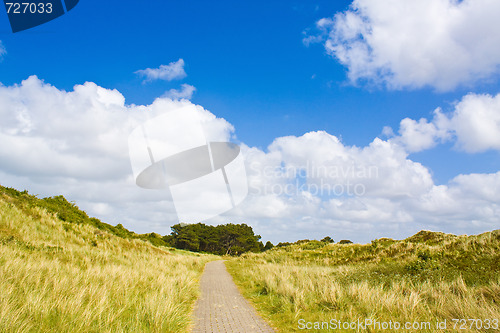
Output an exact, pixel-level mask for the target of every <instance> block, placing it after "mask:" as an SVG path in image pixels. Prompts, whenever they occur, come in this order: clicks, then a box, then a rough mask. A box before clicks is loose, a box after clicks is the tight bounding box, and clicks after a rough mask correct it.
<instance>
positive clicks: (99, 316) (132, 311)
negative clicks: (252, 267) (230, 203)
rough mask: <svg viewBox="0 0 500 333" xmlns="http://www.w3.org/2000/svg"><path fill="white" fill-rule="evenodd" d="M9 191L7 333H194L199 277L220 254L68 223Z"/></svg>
mask: <svg viewBox="0 0 500 333" xmlns="http://www.w3.org/2000/svg"><path fill="white" fill-rule="evenodd" d="M2 190H3V191H0V192H2V193H0V331H1V332H185V331H187V330H188V328H189V327H188V326H189V323H190V313H191V310H192V306H193V304H194V301H195V299H196V297H197V296H198V279H199V277H200V274H201V272H202V269H203V266H204V264H205V263H206V262H207V261H210V260H213V259H214V258H216V257H215V256H209V255H200V254H190V253H188V252H183V251H179V250H174V249H169V248H166V247H156V246H154V245H152V244H151V243H149V242H147V241H145V240H140V239H137V237H136V238H134V237H119V236H117V235H115V234H113V233H112V231H109V230H106V228H105V227H104V228H100V229H98V228H96V226H94V225H91V224H89V223H74V222H72V221H71V219H70V218H69V219H67V220H66V221H63V220H61V218H58V217H56V215H54V214H53V213H48V212H47V207H44V208H40V206H39V205H36V204H33V200H34V199H33V198H31V199H30V197H29V196H28V195H27V194H26V193H24V194H23V193H19V192H16V191H14V190H10V189H9V191H6V190H5V188H2ZM6 192H7V193H6ZM9 194H11V195H9ZM23 195H24V196H25V198H24V199H22V198H19V196H23ZM30 201H31V203H30ZM53 208H54V209H55V210H57V207H56V206H54V207H53ZM74 211H76V210H74ZM74 211H73V212H74ZM99 222H100V221H99ZM94 223H96V221H94ZM101 227H102V226H101ZM109 227H111V226H109ZM112 228H113V227H112ZM118 232H123V231H120V230H118ZM127 232H128V231H127Z"/></svg>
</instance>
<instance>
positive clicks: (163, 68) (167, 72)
mask: <svg viewBox="0 0 500 333" xmlns="http://www.w3.org/2000/svg"><path fill="white" fill-rule="evenodd" d="M135 74H137V75H140V76H142V77H144V78H145V79H144V82H149V81H154V80H164V81H172V80H176V79H182V78H185V77H186V76H187V75H186V72H185V71H184V60H183V59H179V60H177V61H173V62H171V63H169V64H168V65H160V67H158V68H146V69H140V70H138V71H136V72H135Z"/></svg>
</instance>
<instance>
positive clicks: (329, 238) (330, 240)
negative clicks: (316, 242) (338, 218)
mask: <svg viewBox="0 0 500 333" xmlns="http://www.w3.org/2000/svg"><path fill="white" fill-rule="evenodd" d="M321 241H322V242H325V243H335V241H334V240H333V239H332V238H331V237H330V236H326V237H325V238H323V239H322V240H321Z"/></svg>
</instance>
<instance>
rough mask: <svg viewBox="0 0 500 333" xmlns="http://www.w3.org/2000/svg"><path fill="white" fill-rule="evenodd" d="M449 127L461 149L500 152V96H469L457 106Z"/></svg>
mask: <svg viewBox="0 0 500 333" xmlns="http://www.w3.org/2000/svg"><path fill="white" fill-rule="evenodd" d="M449 127H450V128H451V130H452V131H453V132H454V134H455V136H456V138H457V146H458V147H459V148H460V149H463V150H465V151H467V152H481V151H486V150H490V149H493V150H499V151H500V94H498V95H496V96H495V97H492V96H490V95H477V94H468V95H467V96H465V97H464V98H463V99H462V100H461V101H460V103H458V104H457V105H456V107H455V111H454V113H453V115H452V116H451V118H450V120H449Z"/></svg>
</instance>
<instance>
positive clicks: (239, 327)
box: [192, 260, 274, 333]
mask: <svg viewBox="0 0 500 333" xmlns="http://www.w3.org/2000/svg"><path fill="white" fill-rule="evenodd" d="M200 284H201V297H200V299H199V300H198V301H197V303H196V305H195V309H194V329H193V331H192V332H193V333H202V332H203V333H212V332H224V333H226V332H227V333H256V332H274V331H273V329H272V328H271V327H270V326H269V325H268V324H267V323H266V322H264V320H263V319H262V318H261V317H260V316H259V315H258V314H257V313H256V312H255V310H254V308H253V307H252V306H251V305H250V303H249V302H248V301H247V300H246V299H245V298H243V296H242V295H241V294H240V292H239V290H238V289H237V288H236V285H235V284H234V282H233V278H232V277H231V275H229V273H228V272H227V270H226V266H225V265H224V262H223V261H222V260H218V261H212V262H209V263H207V264H206V266H205V271H204V272H203V275H202V276H201V281H200Z"/></svg>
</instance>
